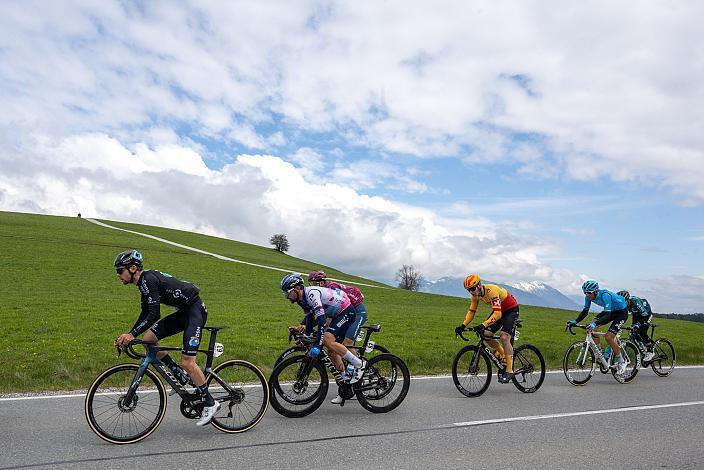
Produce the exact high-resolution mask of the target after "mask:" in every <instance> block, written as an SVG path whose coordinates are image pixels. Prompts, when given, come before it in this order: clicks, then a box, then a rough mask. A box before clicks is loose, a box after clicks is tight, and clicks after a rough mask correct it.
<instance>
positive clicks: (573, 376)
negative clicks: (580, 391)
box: [562, 341, 595, 385]
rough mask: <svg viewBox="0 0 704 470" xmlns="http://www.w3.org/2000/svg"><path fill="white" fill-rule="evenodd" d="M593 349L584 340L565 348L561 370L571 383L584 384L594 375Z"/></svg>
mask: <svg viewBox="0 0 704 470" xmlns="http://www.w3.org/2000/svg"><path fill="white" fill-rule="evenodd" d="M594 367H595V364H594V351H592V349H591V348H590V347H589V345H588V344H587V343H586V342H584V341H578V342H576V343H574V344H572V345H571V346H570V347H569V348H567V352H566V353H565V357H564V359H563V360H562V371H563V372H564V373H565V377H566V378H567V381H568V382H569V383H571V384H572V385H584V384H585V383H587V382H589V379H591V378H592V375H594Z"/></svg>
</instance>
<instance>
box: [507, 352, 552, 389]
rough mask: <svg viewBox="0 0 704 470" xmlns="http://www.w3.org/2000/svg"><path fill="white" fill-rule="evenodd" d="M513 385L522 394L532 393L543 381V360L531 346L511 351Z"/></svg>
mask: <svg viewBox="0 0 704 470" xmlns="http://www.w3.org/2000/svg"><path fill="white" fill-rule="evenodd" d="M513 371H514V376H513V385H515V386H516V388H517V389H518V390H520V391H521V392H523V393H533V392H535V391H536V390H538V389H539V388H540V386H541V385H542V384H543V380H545V359H543V355H542V354H541V353H540V351H539V350H538V348H536V347H535V346H533V345H532V344H522V345H520V346H519V347H517V348H516V349H514V350H513Z"/></svg>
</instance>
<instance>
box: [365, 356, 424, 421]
mask: <svg viewBox="0 0 704 470" xmlns="http://www.w3.org/2000/svg"><path fill="white" fill-rule="evenodd" d="M410 386H411V374H410V373H409V372H408V367H407V366H406V363H405V362H403V361H402V360H401V358H399V357H397V356H394V355H393V354H388V353H384V354H379V355H378V356H374V357H372V358H371V359H369V361H368V362H367V367H366V369H365V370H364V375H362V378H361V379H360V380H359V382H357V383H356V384H354V385H353V387H354V391H355V394H356V395H357V400H358V401H359V404H360V405H362V406H363V407H364V408H365V409H367V410H369V411H371V412H372V413H387V412H389V411H391V410H393V409H394V408H396V407H397V406H398V405H400V404H401V402H403V400H404V398H406V395H407V394H408V388H409V387H410Z"/></svg>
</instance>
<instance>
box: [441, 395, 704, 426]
mask: <svg viewBox="0 0 704 470" xmlns="http://www.w3.org/2000/svg"><path fill="white" fill-rule="evenodd" d="M697 405H704V401H687V402H682V403H665V404H662V405H644V406H627V407H623V408H609V409H605V410H591V411H574V412H570V413H553V414H549V415H533V416H515V417H513V418H497V419H484V420H480V421H465V422H462V423H452V425H450V426H445V427H471V426H481V425H483V424H499V423H514V422H516V421H536V420H540V419H553V418H567V417H571V416H587V415H601V414H608V413H621V412H627V411H642V410H656V409H659V408H676V407H681V406H697Z"/></svg>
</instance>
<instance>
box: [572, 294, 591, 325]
mask: <svg viewBox="0 0 704 470" xmlns="http://www.w3.org/2000/svg"><path fill="white" fill-rule="evenodd" d="M591 306H592V301H591V300H589V299H588V298H587V297H586V296H585V297H584V308H583V309H582V311H581V312H580V313H579V316H578V317H577V319H576V320H575V322H576V323H579V322H581V321H582V320H584V319H585V318H586V316H587V314H588V313H589V307H591Z"/></svg>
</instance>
